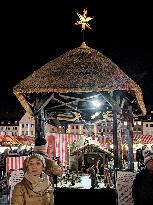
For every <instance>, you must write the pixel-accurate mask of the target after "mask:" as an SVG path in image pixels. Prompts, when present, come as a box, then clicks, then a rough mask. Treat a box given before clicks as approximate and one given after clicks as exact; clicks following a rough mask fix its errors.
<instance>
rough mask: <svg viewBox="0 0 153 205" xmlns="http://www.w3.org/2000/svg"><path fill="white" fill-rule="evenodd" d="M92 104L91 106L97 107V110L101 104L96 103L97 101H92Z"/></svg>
mask: <svg viewBox="0 0 153 205" xmlns="http://www.w3.org/2000/svg"><path fill="white" fill-rule="evenodd" d="M92 104H93V105H94V106H95V107H97V108H98V107H100V106H101V102H100V101H98V100H93V101H92Z"/></svg>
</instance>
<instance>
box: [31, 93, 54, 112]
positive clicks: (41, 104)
mask: <svg viewBox="0 0 153 205" xmlns="http://www.w3.org/2000/svg"><path fill="white" fill-rule="evenodd" d="M53 97H54V93H53V94H52V95H51V96H49V97H48V96H44V97H42V98H41V99H40V101H37V102H36V106H35V107H34V114H37V113H38V112H39V111H40V110H41V109H44V108H45V107H46V106H47V105H48V103H49V102H50V101H51V99H53Z"/></svg>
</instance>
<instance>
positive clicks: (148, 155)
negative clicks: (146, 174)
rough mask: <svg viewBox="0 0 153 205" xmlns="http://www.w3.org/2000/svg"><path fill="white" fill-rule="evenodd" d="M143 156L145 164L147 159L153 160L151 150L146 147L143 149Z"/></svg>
mask: <svg viewBox="0 0 153 205" xmlns="http://www.w3.org/2000/svg"><path fill="white" fill-rule="evenodd" d="M143 156H144V163H145V165H146V164H147V162H148V161H150V160H153V151H152V150H150V149H148V148H147V149H145V150H144V152H143Z"/></svg>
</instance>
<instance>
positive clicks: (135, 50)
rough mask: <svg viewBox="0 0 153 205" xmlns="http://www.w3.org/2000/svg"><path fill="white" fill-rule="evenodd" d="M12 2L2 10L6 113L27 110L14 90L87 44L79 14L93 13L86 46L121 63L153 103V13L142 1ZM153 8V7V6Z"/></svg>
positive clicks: (0, 81) (1, 82) (0, 57)
mask: <svg viewBox="0 0 153 205" xmlns="http://www.w3.org/2000/svg"><path fill="white" fill-rule="evenodd" d="M134 2H135V4H133V1H132V0H131V1H130V0H129V1H126V2H125V1H122V2H119V1H115V2H114V1H109V0H106V1H100V0H93V1H81V0H71V1H70V0H63V1H62V0H61V1H59V0H56V1H53V0H50V1H36V0H35V1H34V0H29V1H10V2H9V3H8V2H4V3H3V5H0V8H1V11H0V23H1V24H0V51H1V54H0V63H1V64H0V66H1V69H0V73H1V75H0V99H1V100H0V112H2V111H15V110H18V111H19V110H23V108H22V107H21V105H20V103H19V102H18V100H17V99H16V97H15V96H14V94H13V91H12V89H13V86H15V85H16V84H18V83H19V82H20V81H21V80H23V79H24V78H26V77H27V76H28V75H29V74H31V73H32V72H33V71H34V70H37V69H39V68H40V67H41V66H42V65H44V64H45V63H47V62H48V61H50V60H52V59H54V58H56V57H58V56H59V55H61V54H63V53H65V52H66V51H68V50H70V49H73V48H75V47H79V46H80V45H81V43H82V34H81V32H80V30H81V28H80V26H75V25H74V23H75V22H76V21H77V20H79V19H78V17H77V15H76V13H75V11H78V12H79V13H82V11H83V9H84V8H87V9H88V16H91V17H94V19H93V20H91V21H90V22H89V24H90V25H91V27H92V30H86V33H85V41H86V44H87V45H88V46H89V47H92V48H95V49H97V50H99V51H100V52H102V53H103V54H104V55H106V56H107V57H108V58H110V59H111V60H112V61H113V62H115V63H116V64H117V65H118V66H119V67H120V68H121V69H122V70H123V71H124V72H125V73H126V74H127V75H128V76H129V77H131V78H132V79H134V80H135V81H136V82H137V83H138V84H139V85H140V87H141V88H142V92H143V96H144V102H145V104H146V105H147V104H153V91H152V88H153V32H152V30H153V29H152V27H153V11H152V6H151V5H149V3H145V4H144V3H143V2H139V1H134ZM150 4H151V3H150Z"/></svg>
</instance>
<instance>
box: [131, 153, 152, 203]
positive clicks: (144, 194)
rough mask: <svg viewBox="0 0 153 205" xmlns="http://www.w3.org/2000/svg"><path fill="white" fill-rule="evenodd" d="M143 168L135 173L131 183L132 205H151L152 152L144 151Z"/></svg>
mask: <svg viewBox="0 0 153 205" xmlns="http://www.w3.org/2000/svg"><path fill="white" fill-rule="evenodd" d="M144 164H145V168H144V169H143V170H142V171H140V172H139V173H137V175H136V178H135V179H134V181H133V186H132V197H133V201H134V205H150V204H153V152H152V150H149V149H146V150H144Z"/></svg>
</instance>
